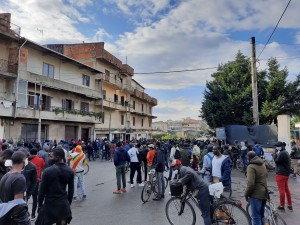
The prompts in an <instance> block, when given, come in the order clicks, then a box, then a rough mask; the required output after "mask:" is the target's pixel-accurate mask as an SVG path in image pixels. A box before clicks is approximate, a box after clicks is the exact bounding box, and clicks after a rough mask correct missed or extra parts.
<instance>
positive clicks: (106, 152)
mask: <svg viewBox="0 0 300 225" xmlns="http://www.w3.org/2000/svg"><path fill="white" fill-rule="evenodd" d="M103 158H105V160H108V151H106V150H102V158H101V160H102V159H103Z"/></svg>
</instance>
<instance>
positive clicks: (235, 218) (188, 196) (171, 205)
mask: <svg viewBox="0 0 300 225" xmlns="http://www.w3.org/2000/svg"><path fill="white" fill-rule="evenodd" d="M171 192H172V189H171ZM171 195H172V193H171ZM190 201H192V202H193V203H194V204H195V205H196V206H197V207H198V208H199V205H198V201H197V199H196V198H195V197H194V196H193V195H192V193H191V191H189V190H186V192H185V193H183V194H182V195H181V196H178V195H177V196H173V197H171V199H170V200H169V201H168V202H167V204H166V208H165V213H166V216H167V219H168V221H169V223H170V224H171V225H182V224H185V225H195V224H196V213H195V210H194V207H193V205H192V204H191V203H190ZM210 204H211V205H210V211H211V220H212V224H218V225H219V224H238V225H251V219H250V217H249V215H248V214H247V212H246V211H245V210H244V209H243V208H242V206H241V203H240V202H239V203H238V202H236V201H234V200H231V199H228V198H225V197H223V196H221V198H220V199H218V198H217V197H216V196H211V203H210ZM199 210H200V208H199Z"/></svg>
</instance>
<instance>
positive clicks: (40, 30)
mask: <svg viewBox="0 0 300 225" xmlns="http://www.w3.org/2000/svg"><path fill="white" fill-rule="evenodd" d="M37 30H38V31H39V32H40V33H41V34H42V45H43V42H44V31H43V30H42V29H39V28H37Z"/></svg>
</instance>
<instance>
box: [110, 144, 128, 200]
mask: <svg viewBox="0 0 300 225" xmlns="http://www.w3.org/2000/svg"><path fill="white" fill-rule="evenodd" d="M116 147H117V150H116V152H115V154H114V165H115V167H116V178H117V190H115V191H113V194H121V192H126V176H125V164H126V162H130V157H129V155H128V152H127V151H126V150H125V149H124V148H122V143H121V142H118V143H117V144H116ZM121 178H122V185H123V188H121Z"/></svg>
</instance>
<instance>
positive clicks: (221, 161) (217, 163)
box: [212, 146, 232, 188]
mask: <svg viewBox="0 0 300 225" xmlns="http://www.w3.org/2000/svg"><path fill="white" fill-rule="evenodd" d="M213 153H214V157H213V159H212V178H213V179H212V181H213V183H218V182H222V183H223V185H224V186H225V187H228V188H231V166H232V161H231V159H230V157H228V156H225V155H222V154H221V151H220V147H219V146H214V147H213Z"/></svg>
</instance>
